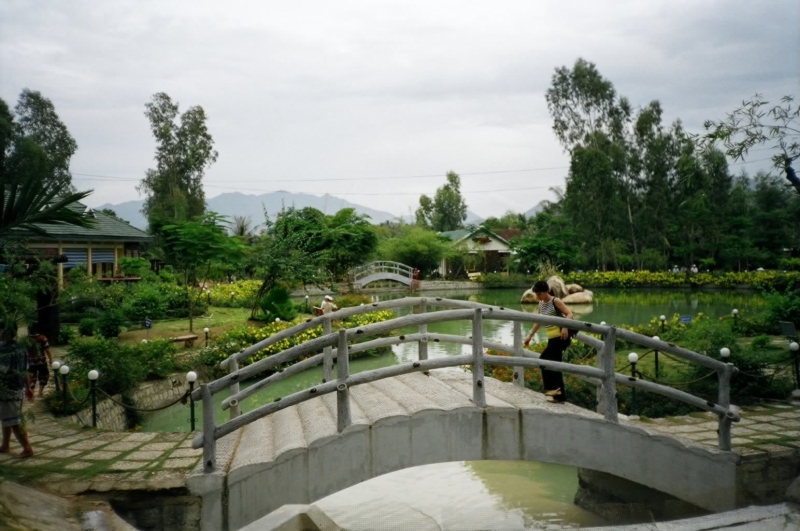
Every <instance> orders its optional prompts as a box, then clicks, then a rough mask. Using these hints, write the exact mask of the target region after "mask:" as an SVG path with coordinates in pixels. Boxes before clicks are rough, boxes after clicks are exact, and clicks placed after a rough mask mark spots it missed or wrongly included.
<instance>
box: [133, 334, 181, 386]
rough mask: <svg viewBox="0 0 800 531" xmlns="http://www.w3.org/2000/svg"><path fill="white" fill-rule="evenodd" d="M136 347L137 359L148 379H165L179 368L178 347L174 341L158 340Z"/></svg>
mask: <svg viewBox="0 0 800 531" xmlns="http://www.w3.org/2000/svg"><path fill="white" fill-rule="evenodd" d="M135 347H136V348H135V351H136V357H137V359H138V360H139V363H141V364H142V365H143V366H144V368H145V370H146V372H147V376H146V377H147V378H165V377H167V376H169V375H170V374H172V373H173V372H175V370H176V368H177V367H178V362H177V358H178V347H177V346H176V345H175V343H173V342H172V341H168V340H165V339H157V340H153V341H149V342H147V343H139V344H137V345H136V346H135Z"/></svg>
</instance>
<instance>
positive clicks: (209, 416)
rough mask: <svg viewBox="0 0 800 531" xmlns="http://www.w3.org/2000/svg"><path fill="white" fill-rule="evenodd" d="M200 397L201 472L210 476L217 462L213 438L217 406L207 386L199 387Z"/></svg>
mask: <svg viewBox="0 0 800 531" xmlns="http://www.w3.org/2000/svg"><path fill="white" fill-rule="evenodd" d="M200 395H201V396H202V397H203V472H205V473H206V474H210V473H211V472H213V471H214V469H215V468H216V461H217V440H216V439H215V438H214V430H215V429H216V427H217V416H216V415H217V413H216V409H217V405H216V403H214V397H213V395H212V394H211V390H210V389H209V388H208V384H202V385H200Z"/></svg>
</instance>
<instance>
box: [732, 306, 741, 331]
mask: <svg viewBox="0 0 800 531" xmlns="http://www.w3.org/2000/svg"><path fill="white" fill-rule="evenodd" d="M731 315H733V329H734V330H737V329H738V327H739V310H737V309H736V308H734V309H733V310H732V311H731Z"/></svg>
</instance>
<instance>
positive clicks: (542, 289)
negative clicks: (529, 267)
mask: <svg viewBox="0 0 800 531" xmlns="http://www.w3.org/2000/svg"><path fill="white" fill-rule="evenodd" d="M533 292H534V293H549V294H550V295H553V296H555V293H553V290H551V289H550V285H549V284H548V283H547V282H545V281H544V280H539V281H538V282H536V284H534V285H533Z"/></svg>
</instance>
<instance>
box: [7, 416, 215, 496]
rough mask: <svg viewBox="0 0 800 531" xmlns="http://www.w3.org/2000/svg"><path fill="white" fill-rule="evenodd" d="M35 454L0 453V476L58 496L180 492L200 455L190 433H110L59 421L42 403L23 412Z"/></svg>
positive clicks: (15, 445) (14, 441) (13, 446)
mask: <svg viewBox="0 0 800 531" xmlns="http://www.w3.org/2000/svg"><path fill="white" fill-rule="evenodd" d="M24 412H25V416H26V419H27V420H26V422H27V426H26V427H27V430H28V433H29V435H30V438H31V444H32V445H33V449H34V452H35V455H34V456H33V457H31V458H29V459H18V458H16V453H18V452H19V451H20V450H19V445H18V444H17V443H16V440H15V439H13V438H12V453H10V454H0V475H2V476H5V477H8V478H10V479H14V480H15V481H22V482H25V483H27V484H29V485H32V486H35V487H37V488H42V489H45V490H47V491H50V492H53V493H57V494H62V495H71V494H80V493H83V492H88V491H95V492H107V491H111V490H152V489H168V488H180V487H184V486H185V485H186V478H187V476H188V475H189V472H190V471H191V470H192V469H193V468H194V467H195V466H196V465H197V463H198V461H199V460H200V457H201V456H202V450H193V449H192V448H191V438H192V436H193V435H194V434H192V433H145V432H111V431H100V430H94V429H91V428H83V427H78V426H74V425H67V424H64V423H62V422H58V421H56V420H54V419H53V417H52V416H51V415H50V414H49V413H48V412H47V411H46V410H45V408H44V405H43V403H42V402H41V401H37V402H36V403H35V404H33V405H28V404H27V403H26V405H25V408H24Z"/></svg>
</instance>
